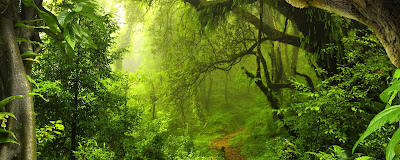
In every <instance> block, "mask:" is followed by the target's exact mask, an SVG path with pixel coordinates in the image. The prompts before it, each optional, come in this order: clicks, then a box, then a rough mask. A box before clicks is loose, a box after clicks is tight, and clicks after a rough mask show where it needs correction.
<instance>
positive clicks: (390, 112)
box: [352, 69, 400, 160]
mask: <svg viewBox="0 0 400 160" xmlns="http://www.w3.org/2000/svg"><path fill="white" fill-rule="evenodd" d="M399 78H400V70H398V69H397V70H396V72H395V73H394V75H393V80H392V82H391V86H390V87H388V88H387V89H386V90H385V91H383V92H382V93H381V95H380V98H381V100H382V101H383V102H385V103H387V106H386V108H385V109H384V110H383V111H381V112H380V113H378V114H377V115H376V116H375V117H374V118H373V119H372V120H371V122H370V123H369V125H368V128H367V129H366V130H365V132H364V133H363V134H362V135H361V137H360V138H359V139H358V140H357V142H356V143H355V145H354V147H353V150H352V151H353V152H354V150H355V149H356V147H357V146H358V144H359V143H360V142H361V141H363V140H364V139H365V138H366V137H368V136H369V135H370V134H371V133H373V132H375V131H377V130H378V129H379V128H381V127H382V126H384V125H385V124H386V123H394V122H397V121H398V120H399V116H400V110H399V108H400V106H399V105H394V104H395V103H393V100H394V98H396V97H397V94H398V91H399V90H400V87H399V85H398V84H400V80H399ZM399 141H400V130H399V129H397V130H396V132H395V133H394V134H393V136H392V138H391V139H390V142H389V144H388V145H387V146H386V159H388V160H392V159H394V158H395V157H396V156H399V155H398V151H397V148H395V147H396V146H397V145H398V142H399Z"/></svg>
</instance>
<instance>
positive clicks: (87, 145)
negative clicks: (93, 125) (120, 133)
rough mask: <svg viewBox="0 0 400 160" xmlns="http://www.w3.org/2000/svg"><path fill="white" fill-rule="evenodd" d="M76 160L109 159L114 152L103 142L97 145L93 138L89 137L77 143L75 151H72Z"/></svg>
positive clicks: (112, 156)
mask: <svg viewBox="0 0 400 160" xmlns="http://www.w3.org/2000/svg"><path fill="white" fill-rule="evenodd" d="M74 154H75V155H76V157H77V159H78V160H87V159H90V160H92V159H93V160H94V159H96V160H110V159H113V158H114V152H112V151H109V149H108V148H107V147H106V146H105V144H103V145H102V146H101V145H99V144H98V143H97V142H96V141H95V140H93V139H89V140H86V141H83V142H81V143H79V147H78V150H77V151H74Z"/></svg>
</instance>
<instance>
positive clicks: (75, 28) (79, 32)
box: [72, 24, 82, 38]
mask: <svg viewBox="0 0 400 160" xmlns="http://www.w3.org/2000/svg"><path fill="white" fill-rule="evenodd" d="M72 30H73V31H74V34H75V35H77V36H78V37H79V38H82V29H81V27H80V26H78V25H77V24H73V25H72Z"/></svg>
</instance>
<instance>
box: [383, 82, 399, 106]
mask: <svg viewBox="0 0 400 160" xmlns="http://www.w3.org/2000/svg"><path fill="white" fill-rule="evenodd" d="M398 90H400V80H395V81H393V82H392V85H391V86H390V87H388V88H387V89H385V90H384V91H383V92H382V93H381V94H380V95H379V98H381V100H382V101H383V102H385V103H388V102H389V98H390V95H391V93H393V91H398Z"/></svg>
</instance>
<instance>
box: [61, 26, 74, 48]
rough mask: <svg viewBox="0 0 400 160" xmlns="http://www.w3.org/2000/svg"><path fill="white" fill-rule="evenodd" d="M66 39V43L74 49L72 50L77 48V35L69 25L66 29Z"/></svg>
mask: <svg viewBox="0 0 400 160" xmlns="http://www.w3.org/2000/svg"><path fill="white" fill-rule="evenodd" d="M64 38H65V41H67V43H68V44H69V45H70V46H71V47H72V49H74V48H75V43H76V42H75V35H74V32H73V31H72V28H71V26H70V25H67V27H65V29H64Z"/></svg>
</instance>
